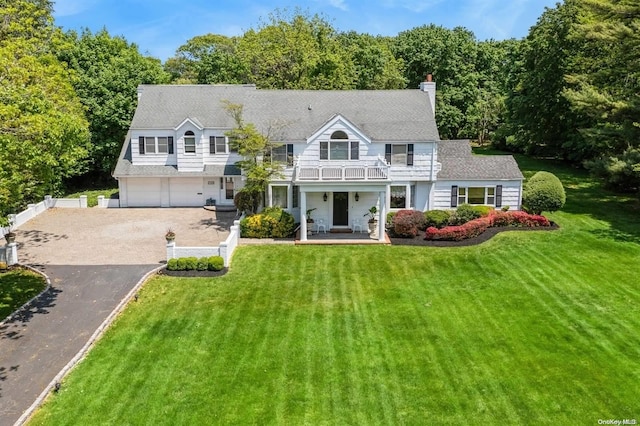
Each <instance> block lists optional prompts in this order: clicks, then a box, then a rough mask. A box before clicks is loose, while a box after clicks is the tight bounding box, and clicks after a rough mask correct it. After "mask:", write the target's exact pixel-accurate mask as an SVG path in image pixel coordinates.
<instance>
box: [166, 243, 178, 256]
mask: <svg viewBox="0 0 640 426" xmlns="http://www.w3.org/2000/svg"><path fill="white" fill-rule="evenodd" d="M174 257H176V242H175V240H174V241H169V242H167V261H169V259H173V258H174Z"/></svg>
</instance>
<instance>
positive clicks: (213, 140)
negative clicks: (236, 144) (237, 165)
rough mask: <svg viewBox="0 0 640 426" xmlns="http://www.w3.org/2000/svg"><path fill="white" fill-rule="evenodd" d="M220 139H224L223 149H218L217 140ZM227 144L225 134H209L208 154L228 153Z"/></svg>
mask: <svg viewBox="0 0 640 426" xmlns="http://www.w3.org/2000/svg"><path fill="white" fill-rule="evenodd" d="M220 139H223V140H224V151H220V150H218V142H219V140H220ZM228 153H229V144H228V140H227V137H226V136H219V135H218V136H209V154H211V155H214V154H228Z"/></svg>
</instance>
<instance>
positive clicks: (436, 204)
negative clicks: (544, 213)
mask: <svg viewBox="0 0 640 426" xmlns="http://www.w3.org/2000/svg"><path fill="white" fill-rule="evenodd" d="M453 185H456V186H458V187H478V186H480V187H483V186H484V187H489V186H497V185H502V206H509V209H510V210H520V202H521V196H522V195H521V186H522V185H521V181H519V180H507V181H502V180H493V181H492V180H482V181H473V180H472V181H438V182H436V183H435V184H434V190H433V200H432V205H433V207H432V209H434V210H447V209H451V186H453Z"/></svg>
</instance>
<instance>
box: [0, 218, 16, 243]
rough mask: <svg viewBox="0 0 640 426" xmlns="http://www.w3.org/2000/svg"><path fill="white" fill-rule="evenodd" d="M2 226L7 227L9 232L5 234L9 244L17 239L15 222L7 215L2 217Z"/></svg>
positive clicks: (0, 223)
mask: <svg viewBox="0 0 640 426" xmlns="http://www.w3.org/2000/svg"><path fill="white" fill-rule="evenodd" d="M0 228H7V231H8V232H7V233H6V234H4V239H5V240H7V244H11V243H13V242H15V241H16V234H15V232H13V223H12V222H11V220H10V219H9V218H7V217H4V216H3V217H0Z"/></svg>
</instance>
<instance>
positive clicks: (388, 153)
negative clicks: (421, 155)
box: [384, 143, 413, 166]
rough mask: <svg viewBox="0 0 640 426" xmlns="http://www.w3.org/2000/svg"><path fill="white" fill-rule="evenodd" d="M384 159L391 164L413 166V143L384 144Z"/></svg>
mask: <svg viewBox="0 0 640 426" xmlns="http://www.w3.org/2000/svg"><path fill="white" fill-rule="evenodd" d="M384 153H385V155H384V156H385V160H387V163H389V164H390V165H392V166H413V144H412V143H408V144H391V143H388V144H386V145H385V149H384Z"/></svg>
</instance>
